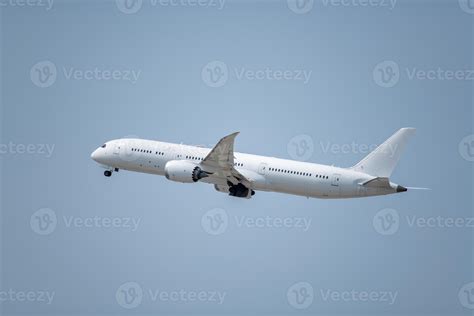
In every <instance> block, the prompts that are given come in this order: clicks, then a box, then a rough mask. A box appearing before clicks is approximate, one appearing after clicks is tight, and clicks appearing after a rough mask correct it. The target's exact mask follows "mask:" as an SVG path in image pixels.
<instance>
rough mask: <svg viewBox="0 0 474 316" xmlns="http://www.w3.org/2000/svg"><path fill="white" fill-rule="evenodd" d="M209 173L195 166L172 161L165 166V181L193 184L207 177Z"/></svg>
mask: <svg viewBox="0 0 474 316" xmlns="http://www.w3.org/2000/svg"><path fill="white" fill-rule="evenodd" d="M209 175H210V173H208V172H206V171H203V170H202V169H201V168H200V167H199V166H198V165H197V164H195V163H192V162H189V161H183V160H172V161H168V162H167V163H166V165H165V176H166V179H168V180H171V181H176V182H182V183H194V182H198V181H199V180H201V179H203V178H206V177H209Z"/></svg>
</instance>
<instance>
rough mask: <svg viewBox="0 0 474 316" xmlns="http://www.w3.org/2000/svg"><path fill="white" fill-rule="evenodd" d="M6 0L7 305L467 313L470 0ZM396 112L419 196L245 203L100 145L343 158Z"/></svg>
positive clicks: (410, 182)
mask: <svg viewBox="0 0 474 316" xmlns="http://www.w3.org/2000/svg"><path fill="white" fill-rule="evenodd" d="M1 3H2V6H0V10H1V50H0V54H1V55H0V60H1V68H2V71H1V74H2V76H1V84H0V87H1V91H2V93H1V96H2V97H1V107H0V108H1V114H0V115H1V117H2V129H1V138H2V141H1V148H0V161H1V167H2V169H1V170H2V182H1V192H2V195H1V207H2V212H1V214H2V260H1V265H2V266H1V267H2V275H1V276H2V282H1V286H0V291H1V292H0V299H2V301H1V302H0V307H1V308H2V311H3V312H4V313H5V314H6V315H9V314H12V315H13V314H20V313H35V314H38V313H40V314H67V315H69V314H71V315H72V314H90V315H93V314H99V313H100V314H105V313H114V314H117V313H121V314H151V313H167V314H191V313H192V314H211V313H212V314H243V315H246V314H272V315H273V314H276V313H278V314H298V313H299V314H301V313H304V314H316V313H326V314H349V313H350V314H368V313H377V314H381V315H395V314H397V315H414V314H443V315H444V314H458V315H469V314H470V313H472V308H474V304H473V303H472V301H470V300H469V299H474V297H470V296H469V293H472V294H473V295H474V292H470V290H471V289H472V288H474V284H472V282H473V281H474V277H473V273H472V267H473V255H472V249H473V248H472V242H473V239H472V237H473V234H472V232H473V229H474V228H473V227H472V226H471V225H472V223H471V221H472V218H473V216H474V215H473V210H472V191H473V187H472V179H473V173H472V166H473V165H472V164H473V162H472V157H473V151H474V149H473V147H472V146H474V136H472V135H473V130H472V122H473V121H472V120H473V115H472V104H473V103H472V91H473V80H474V72H473V69H474V66H473V62H472V55H473V45H472V42H473V35H472V34H473V33H472V22H473V16H474V15H473V14H472V13H473V12H471V11H473V10H471V9H470V8H471V7H470V6H469V4H470V3H469V2H467V1H463V0H460V1H459V3H458V2H457V1H444V0H440V1H436V2H433V3H431V2H430V3H428V2H423V1H408V0H399V1H395V2H388V1H375V0H374V1H373V2H370V4H367V3H366V2H364V1H362V0H354V1H351V2H345V1H344V2H338V1H323V0H321V1H318V0H315V1H309V0H307V1H299V2H298V3H296V2H294V1H291V0H289V2H288V1H284V0H282V1H254V2H250V1H245V2H243V1H236V0H232V1H231V0H227V1H224V2H218V1H216V2H214V1H210V0H209V1H204V0H203V1H201V2H199V3H197V2H193V1H192V0H187V1H185V0H183V1H179V2H178V1H173V2H168V1H164V0H163V1H151V0H143V1H141V2H140V1H135V2H133V1H130V2H128V5H125V3H124V2H122V1H120V0H119V1H117V2H116V1H95V2H93V1H84V2H78V1H59V0H55V1H54V2H53V3H52V6H51V7H49V6H48V5H47V3H46V2H33V4H31V5H27V6H18V4H19V3H20V2H18V1H15V0H11V1H8V2H7V1H6V2H1ZM43 3H45V6H41V5H40V4H43ZM196 3H197V4H196ZM471 76H472V77H471ZM406 126H410V127H416V128H417V135H416V136H415V138H414V139H412V141H411V142H410V143H409V145H408V146H407V148H406V152H405V154H404V155H403V156H402V160H401V161H400V163H399V165H398V167H397V169H396V170H395V172H394V174H393V176H392V181H394V182H396V183H399V184H401V185H404V186H423V187H430V188H432V190H431V191H416V192H407V193H404V194H399V195H393V196H385V197H375V198H367V199H354V200H317V199H306V198H302V197H296V196H289V195H280V194H274V193H263V192H257V194H256V195H255V196H254V198H253V199H251V200H243V199H235V198H230V197H228V196H227V195H225V194H222V193H219V192H216V191H214V188H213V187H212V186H209V185H205V184H196V185H184V184H178V183H172V182H169V181H168V180H166V179H165V178H162V177H156V176H151V175H145V174H135V173H127V172H119V173H118V174H114V176H113V177H111V178H110V179H108V178H105V177H104V176H103V175H102V170H101V169H100V168H99V167H98V166H97V165H96V164H95V163H94V162H93V161H92V160H91V159H90V153H91V152H92V151H93V150H94V149H95V148H96V147H98V146H100V145H101V144H102V143H103V142H104V141H107V140H110V139H116V138H121V137H125V136H131V135H133V136H138V137H141V138H146V139H156V140H162V141H169V142H177V143H180V142H183V143H186V144H202V145H207V146H212V145H213V144H215V143H216V142H217V141H218V140H219V139H220V138H221V137H223V136H225V135H227V134H230V133H232V132H235V131H240V132H241V133H240V135H239V136H238V137H237V139H236V144H235V149H236V151H240V152H247V153H255V154H261V155H268V156H275V157H282V158H289V159H300V160H305V161H310V162H316V163H323V164H330V165H332V164H334V165H337V166H342V167H348V166H352V165H354V164H355V163H357V162H358V161H359V160H361V159H362V158H363V157H364V156H365V155H366V154H368V148H372V147H373V146H375V145H376V144H379V143H381V142H382V141H384V140H385V139H387V138H388V137H389V136H390V135H391V134H392V133H393V132H395V131H396V130H398V129H399V128H401V127H406ZM28 297H29V299H27V298H28ZM40 297H41V298H43V300H41V299H40ZM22 298H23V299H22Z"/></svg>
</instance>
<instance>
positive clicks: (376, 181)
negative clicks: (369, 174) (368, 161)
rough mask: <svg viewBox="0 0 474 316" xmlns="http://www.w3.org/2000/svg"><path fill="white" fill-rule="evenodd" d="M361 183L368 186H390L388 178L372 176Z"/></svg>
mask: <svg viewBox="0 0 474 316" xmlns="http://www.w3.org/2000/svg"><path fill="white" fill-rule="evenodd" d="M362 185H363V186H364V187H368V188H386V189H390V188H391V186H390V181H389V180H388V178H373V179H371V180H369V181H366V182H364V183H362Z"/></svg>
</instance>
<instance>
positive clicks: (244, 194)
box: [227, 182, 255, 199]
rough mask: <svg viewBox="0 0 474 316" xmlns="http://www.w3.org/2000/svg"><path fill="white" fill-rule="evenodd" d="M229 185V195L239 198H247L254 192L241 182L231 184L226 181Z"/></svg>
mask: <svg viewBox="0 0 474 316" xmlns="http://www.w3.org/2000/svg"><path fill="white" fill-rule="evenodd" d="M227 184H228V185H229V195H230V196H235V197H240V198H247V199H249V198H250V197H252V196H253V195H254V194H255V191H254V190H250V189H249V188H247V187H246V186H244V185H243V184H242V183H238V184H236V185H234V184H232V183H231V182H228V183H227Z"/></svg>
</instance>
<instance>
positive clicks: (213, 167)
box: [201, 132, 251, 187]
mask: <svg viewBox="0 0 474 316" xmlns="http://www.w3.org/2000/svg"><path fill="white" fill-rule="evenodd" d="M238 134H239V132H236V133H233V134H230V135H227V136H225V137H223V138H222V139H221V140H220V141H219V142H218V143H217V145H216V146H214V148H212V150H211V151H210V152H209V154H207V156H206V158H204V160H203V161H201V166H202V168H203V170H205V171H209V172H211V173H212V174H213V176H217V177H220V178H225V179H226V180H228V181H230V182H231V183H232V184H234V185H235V184H238V183H242V184H243V185H245V186H247V187H251V181H250V180H248V179H247V178H246V177H245V176H243V175H242V174H241V173H240V172H238V171H237V170H236V169H235V168H234V141H235V137H236V136H237V135H238Z"/></svg>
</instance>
